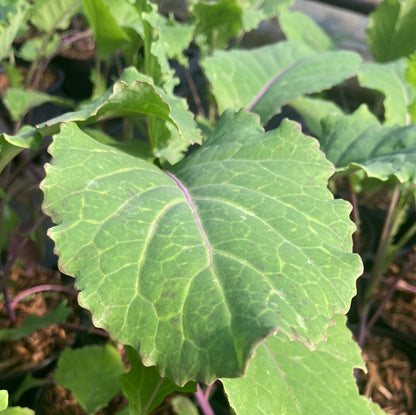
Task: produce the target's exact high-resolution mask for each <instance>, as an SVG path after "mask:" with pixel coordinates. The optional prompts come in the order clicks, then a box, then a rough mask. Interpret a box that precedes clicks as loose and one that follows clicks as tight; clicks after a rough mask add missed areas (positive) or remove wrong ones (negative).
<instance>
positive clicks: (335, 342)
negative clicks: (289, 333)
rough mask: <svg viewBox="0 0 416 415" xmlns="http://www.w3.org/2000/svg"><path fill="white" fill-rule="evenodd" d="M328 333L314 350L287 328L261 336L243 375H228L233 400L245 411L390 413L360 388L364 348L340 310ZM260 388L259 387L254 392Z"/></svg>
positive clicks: (228, 391)
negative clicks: (355, 372)
mask: <svg viewBox="0 0 416 415" xmlns="http://www.w3.org/2000/svg"><path fill="white" fill-rule="evenodd" d="M334 320H335V321H336V325H335V326H332V327H329V329H328V338H327V340H326V341H323V342H321V343H319V344H318V346H317V349H316V350H313V351H312V350H310V349H308V348H307V347H305V345H303V344H301V343H299V342H293V341H292V342H291V341H290V340H289V339H287V337H285V336H284V335H282V333H277V334H276V335H274V336H269V337H268V338H267V339H266V340H264V341H263V342H261V343H260V344H259V346H258V348H257V350H256V354H255V356H254V357H253V358H252V359H251V360H250V363H249V365H248V370H247V373H246V375H245V376H244V377H242V378H240V379H222V382H223V383H224V388H225V391H226V394H227V395H228V399H229V401H230V404H231V406H232V407H233V408H234V409H235V410H236V412H237V413H238V414H239V415H257V414H259V415H260V414H273V415H280V414H282V415H283V414H291V415H292V414H308V415H321V414H343V415H348V414H349V415H356V414H360V415H364V414H368V415H370V414H384V412H383V411H382V410H381V409H380V407H379V406H378V405H376V404H373V403H371V402H370V401H368V400H366V399H365V398H364V397H363V396H360V395H359V394H358V389H357V385H356V384H355V380H354V377H353V369H354V367H362V365H363V364H362V360H361V357H360V350H359V348H358V346H357V344H356V343H355V342H354V341H353V340H352V338H351V332H350V331H349V330H348V329H347V327H346V326H345V317H344V316H340V315H337V316H334ZM253 391H256V393H253Z"/></svg>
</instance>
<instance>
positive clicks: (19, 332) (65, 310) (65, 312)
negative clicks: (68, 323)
mask: <svg viewBox="0 0 416 415" xmlns="http://www.w3.org/2000/svg"><path fill="white" fill-rule="evenodd" d="M70 314H71V309H70V308H69V307H67V306H66V304H65V302H61V303H60V304H59V305H58V306H57V307H56V308H55V309H54V310H52V311H51V312H49V313H48V314H46V315H44V316H42V317H39V316H35V315H32V314H30V315H29V316H28V317H27V318H26V320H25V321H24V322H23V324H22V327H20V328H5V329H1V330H0V340H1V341H14V340H18V339H21V338H22V337H26V336H29V335H31V334H32V333H33V332H34V331H36V330H39V329H41V328H43V327H48V326H50V325H51V324H58V323H63V322H64V321H65V320H66V319H67V318H68V316H69V315H70Z"/></svg>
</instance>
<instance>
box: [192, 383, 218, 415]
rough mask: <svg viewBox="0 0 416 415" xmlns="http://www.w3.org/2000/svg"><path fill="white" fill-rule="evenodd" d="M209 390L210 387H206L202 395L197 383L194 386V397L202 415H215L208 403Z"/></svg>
mask: <svg viewBox="0 0 416 415" xmlns="http://www.w3.org/2000/svg"><path fill="white" fill-rule="evenodd" d="M211 388H212V385H209V386H207V389H206V390H205V393H204V392H203V391H202V389H201V387H200V386H199V383H197V385H196V392H195V397H196V399H197V400H198V403H199V406H200V407H201V410H202V412H203V414H204V415H215V414H214V411H213V410H212V408H211V405H210V404H209V402H208V400H209V393H210V392H211Z"/></svg>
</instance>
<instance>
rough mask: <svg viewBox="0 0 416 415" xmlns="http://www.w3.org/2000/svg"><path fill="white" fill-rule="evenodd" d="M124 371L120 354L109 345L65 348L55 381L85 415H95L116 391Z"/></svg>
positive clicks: (60, 358)
mask: <svg viewBox="0 0 416 415" xmlns="http://www.w3.org/2000/svg"><path fill="white" fill-rule="evenodd" d="M125 371H126V370H125V367H124V365H123V362H122V361H121V357H120V354H119V353H118V351H117V349H116V348H115V347H114V346H113V345H111V344H109V343H107V344H106V345H105V346H104V347H102V346H97V345H93V346H85V347H83V348H82V349H69V348H68V349H65V350H64V351H63V352H62V354H61V356H60V357H59V361H58V368H57V369H56V372H55V380H56V382H57V383H58V385H61V386H63V387H65V388H67V389H69V390H70V391H71V392H72V393H73V394H74V395H75V398H76V400H77V402H78V403H79V404H80V405H81V406H82V407H83V408H84V409H85V411H86V412H87V413H88V414H95V413H96V412H97V411H98V410H99V409H100V408H103V407H104V406H106V405H107V404H108V403H109V402H110V400H111V399H112V398H113V397H114V396H115V395H116V394H117V393H118V392H119V391H120V389H121V387H120V381H119V376H120V375H121V374H123V373H125Z"/></svg>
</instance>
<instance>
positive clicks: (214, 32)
mask: <svg viewBox="0 0 416 415" xmlns="http://www.w3.org/2000/svg"><path fill="white" fill-rule="evenodd" d="M192 14H193V16H194V17H195V20H196V22H197V23H196V29H195V33H196V34H197V35H199V36H202V37H203V39H204V42H203V43H202V42H200V43H201V46H202V49H203V50H204V49H206V48H208V50H213V49H214V48H220V49H221V48H224V47H225V46H227V43H228V41H229V40H230V39H231V38H232V37H233V36H236V35H237V34H238V33H239V31H240V30H241V28H242V16H241V14H242V10H241V8H240V7H238V5H237V0H218V1H216V2H207V1H199V2H197V3H196V4H195V6H194V7H193V9H192ZM197 40H198V38H197ZM204 46H205V47H204Z"/></svg>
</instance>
